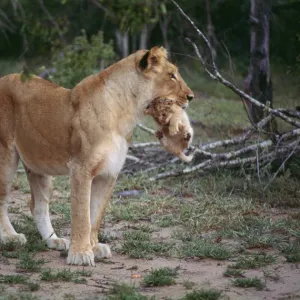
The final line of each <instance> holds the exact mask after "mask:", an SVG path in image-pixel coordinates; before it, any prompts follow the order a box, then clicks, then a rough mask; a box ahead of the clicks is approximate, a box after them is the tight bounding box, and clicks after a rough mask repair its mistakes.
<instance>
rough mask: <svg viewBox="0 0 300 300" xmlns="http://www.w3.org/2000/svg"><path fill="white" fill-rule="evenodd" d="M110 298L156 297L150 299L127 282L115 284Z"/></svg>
mask: <svg viewBox="0 0 300 300" xmlns="http://www.w3.org/2000/svg"><path fill="white" fill-rule="evenodd" d="M109 293H110V294H111V295H110V296H108V298H107V299H108V300H154V299H155V298H154V297H151V298H150V299H149V298H148V297H147V296H143V295H142V294H140V293H138V292H137V291H136V289H135V288H134V287H132V286H129V285H127V284H115V285H114V286H113V287H112V289H111V290H110V292H109Z"/></svg>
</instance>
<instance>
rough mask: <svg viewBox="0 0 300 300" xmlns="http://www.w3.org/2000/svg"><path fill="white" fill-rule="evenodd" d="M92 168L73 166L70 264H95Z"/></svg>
mask: <svg viewBox="0 0 300 300" xmlns="http://www.w3.org/2000/svg"><path fill="white" fill-rule="evenodd" d="M91 185H92V177H91V172H90V170H88V169H86V168H84V167H83V166H80V165H79V164H76V163H75V164H73V165H72V167H71V217H72V222H71V223H72V233H71V245H70V249H69V254H68V258H67V263H68V264H69V265H88V266H95V262H94V252H93V249H92V245H91V241H90V235H91V222H90V195H91Z"/></svg>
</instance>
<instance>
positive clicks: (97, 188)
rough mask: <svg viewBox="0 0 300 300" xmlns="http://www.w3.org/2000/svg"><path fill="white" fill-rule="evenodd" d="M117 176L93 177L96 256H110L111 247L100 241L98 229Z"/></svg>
mask: <svg viewBox="0 0 300 300" xmlns="http://www.w3.org/2000/svg"><path fill="white" fill-rule="evenodd" d="M115 182H116V178H115V177H113V176H109V175H106V176H101V175H99V176H97V177H95V178H94V179H93V183H92V192H91V225H92V231H91V244H92V247H93V251H94V255H95V258H99V259H100V258H110V257H111V256H112V255H111V252H110V248H109V246H108V245H106V244H102V243H99V242H98V231H99V228H100V224H101V221H102V219H103V216H104V213H105V210H106V207H107V204H108V202H109V200H110V198H111V194H112V191H113V188H114V186H115Z"/></svg>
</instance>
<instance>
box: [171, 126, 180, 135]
mask: <svg viewBox="0 0 300 300" xmlns="http://www.w3.org/2000/svg"><path fill="white" fill-rule="evenodd" d="M169 132H170V135H171V136H173V135H176V134H177V133H178V132H179V127H178V126H174V127H173V126H170V127H169Z"/></svg>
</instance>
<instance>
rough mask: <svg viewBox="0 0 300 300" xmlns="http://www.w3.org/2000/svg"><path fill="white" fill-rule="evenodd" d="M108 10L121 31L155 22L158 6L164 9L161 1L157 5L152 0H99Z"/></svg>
mask: <svg viewBox="0 0 300 300" xmlns="http://www.w3.org/2000/svg"><path fill="white" fill-rule="evenodd" d="M100 1H101V2H102V3H103V4H104V5H105V7H107V8H108V9H109V11H110V14H109V16H110V17H111V19H112V20H113V21H114V22H115V23H117V24H118V27H119V28H120V30H121V31H126V30H127V29H129V30H130V31H131V32H137V31H140V29H141V28H142V27H143V26H144V25H145V24H148V23H156V22H157V19H158V11H159V8H161V9H162V11H166V7H165V5H164V4H163V3H162V4H161V6H158V5H157V3H156V1H153V0H143V1H142V0H127V1H124V0H115V1H110V0H100Z"/></svg>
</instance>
